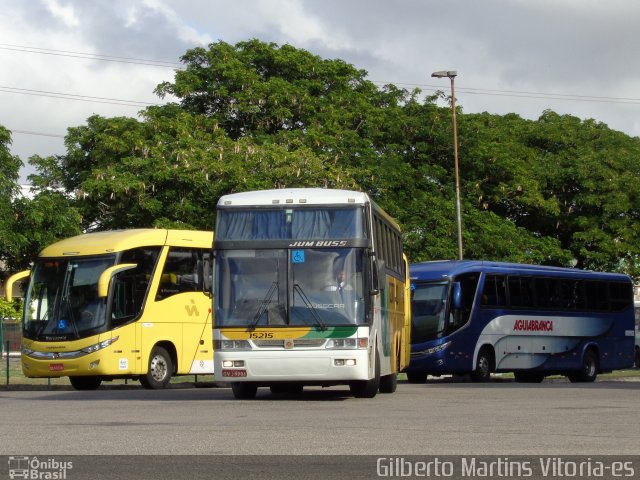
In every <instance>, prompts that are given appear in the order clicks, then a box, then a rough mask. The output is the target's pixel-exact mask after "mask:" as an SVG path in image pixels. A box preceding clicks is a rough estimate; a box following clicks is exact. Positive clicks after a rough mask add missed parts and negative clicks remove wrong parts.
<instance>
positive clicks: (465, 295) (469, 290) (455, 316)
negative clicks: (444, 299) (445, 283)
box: [449, 273, 504, 331]
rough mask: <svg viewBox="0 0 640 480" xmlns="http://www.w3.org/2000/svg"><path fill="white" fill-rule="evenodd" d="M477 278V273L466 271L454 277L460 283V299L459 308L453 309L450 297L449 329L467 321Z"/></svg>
mask: <svg viewBox="0 0 640 480" xmlns="http://www.w3.org/2000/svg"><path fill="white" fill-rule="evenodd" d="M479 280H480V274H479V273H466V274H464V275H460V276H458V277H456V279H455V281H456V283H458V284H459V285H460V289H461V295H460V298H461V301H460V308H459V309H454V308H453V299H452V305H451V306H450V308H451V313H452V315H451V318H450V321H451V324H450V325H449V331H453V330H457V329H458V328H460V327H462V326H463V325H465V324H466V323H467V322H468V321H469V317H470V315H471V310H472V309H473V303H474V300H475V297H476V290H477V289H478V281H479ZM503 282H504V279H503Z"/></svg>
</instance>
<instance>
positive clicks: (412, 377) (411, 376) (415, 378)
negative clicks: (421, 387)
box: [407, 372, 427, 383]
mask: <svg viewBox="0 0 640 480" xmlns="http://www.w3.org/2000/svg"><path fill="white" fill-rule="evenodd" d="M426 381H427V374H426V373H416V372H407V382H409V383H424V382H426Z"/></svg>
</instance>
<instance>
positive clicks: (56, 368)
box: [49, 363, 64, 372]
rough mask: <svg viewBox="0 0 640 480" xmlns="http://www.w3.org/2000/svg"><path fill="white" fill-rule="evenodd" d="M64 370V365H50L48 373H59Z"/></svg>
mask: <svg viewBox="0 0 640 480" xmlns="http://www.w3.org/2000/svg"><path fill="white" fill-rule="evenodd" d="M63 370H64V365H63V364H62V363H50V364H49V371H50V372H61V371H63Z"/></svg>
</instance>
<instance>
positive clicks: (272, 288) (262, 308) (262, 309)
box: [249, 281, 278, 330]
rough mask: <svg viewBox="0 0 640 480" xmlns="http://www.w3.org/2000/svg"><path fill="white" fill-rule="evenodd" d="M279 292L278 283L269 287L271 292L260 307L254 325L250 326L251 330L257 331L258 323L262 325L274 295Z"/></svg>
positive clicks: (254, 318)
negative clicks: (262, 319)
mask: <svg viewBox="0 0 640 480" xmlns="http://www.w3.org/2000/svg"><path fill="white" fill-rule="evenodd" d="M277 290H278V282H277V281H275V282H273V283H272V284H271V286H270V287H269V290H268V291H267V294H266V295H265V297H264V298H263V299H262V303H260V306H259V307H258V311H257V312H256V314H255V315H254V317H253V323H252V324H251V325H250V326H249V330H255V329H256V327H257V326H258V323H260V318H262V315H263V314H264V312H265V310H266V309H267V307H268V306H269V304H270V303H271V299H272V298H273V294H274V293H276V291H277Z"/></svg>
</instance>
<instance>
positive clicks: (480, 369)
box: [471, 347, 493, 382]
mask: <svg viewBox="0 0 640 480" xmlns="http://www.w3.org/2000/svg"><path fill="white" fill-rule="evenodd" d="M492 363H493V359H492V358H491V352H490V351H489V349H488V348H486V347H482V348H481V349H480V351H479V352H478V359H477V360H476V368H475V369H474V370H473V372H471V380H472V381H474V382H488V381H489V380H490V379H491V370H492V369H493V367H492Z"/></svg>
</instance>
